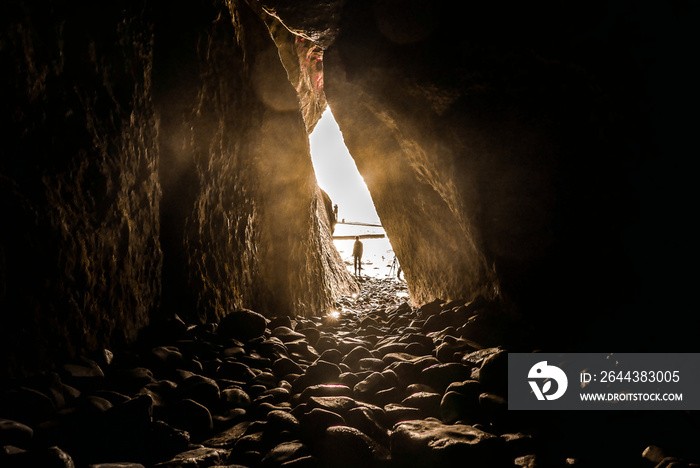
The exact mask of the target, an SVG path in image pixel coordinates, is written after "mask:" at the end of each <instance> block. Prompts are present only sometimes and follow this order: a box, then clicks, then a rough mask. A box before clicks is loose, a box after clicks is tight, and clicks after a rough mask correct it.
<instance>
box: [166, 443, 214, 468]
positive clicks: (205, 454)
mask: <svg viewBox="0 0 700 468" xmlns="http://www.w3.org/2000/svg"><path fill="white" fill-rule="evenodd" d="M227 456H228V451H226V450H222V449H217V448H212V447H198V448H195V449H192V450H188V451H187V452H183V453H180V454H178V455H176V456H175V457H173V458H172V459H171V460H168V461H166V462H162V463H158V464H156V465H155V468H181V467H190V466H191V467H201V466H214V465H220V464H221V462H223V461H224V460H225V459H226V457H227Z"/></svg>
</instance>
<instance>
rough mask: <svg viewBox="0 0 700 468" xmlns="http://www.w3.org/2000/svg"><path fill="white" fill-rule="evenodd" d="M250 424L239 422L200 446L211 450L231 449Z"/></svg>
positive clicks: (248, 422)
mask: <svg viewBox="0 0 700 468" xmlns="http://www.w3.org/2000/svg"><path fill="white" fill-rule="evenodd" d="M250 424H251V423H250V421H242V422H239V423H238V424H236V425H235V426H233V427H231V428H229V429H227V430H225V431H223V432H220V433H219V434H217V435H215V436H213V437H210V438H209V439H207V440H205V441H204V442H202V445H204V446H206V447H212V448H222V449H223V448H232V447H233V446H234V445H235V444H236V442H237V441H238V439H240V438H241V437H243V436H244V435H245V433H246V430H247V429H248V427H250Z"/></svg>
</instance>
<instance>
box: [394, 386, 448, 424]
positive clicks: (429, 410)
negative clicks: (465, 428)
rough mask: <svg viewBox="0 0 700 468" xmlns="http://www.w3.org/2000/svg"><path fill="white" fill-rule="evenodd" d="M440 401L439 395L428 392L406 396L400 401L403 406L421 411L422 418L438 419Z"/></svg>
mask: <svg viewBox="0 0 700 468" xmlns="http://www.w3.org/2000/svg"><path fill="white" fill-rule="evenodd" d="M441 401H442V395H440V394H439V393H429V392H417V393H413V394H412V395H409V396H407V397H406V398H404V399H403V400H402V401H401V404H402V405H404V406H409V407H411V408H418V409H420V410H421V411H423V415H424V416H423V417H424V418H427V417H431V416H432V417H439V416H440V402H441Z"/></svg>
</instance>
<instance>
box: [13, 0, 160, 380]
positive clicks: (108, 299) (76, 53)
mask: <svg viewBox="0 0 700 468" xmlns="http://www.w3.org/2000/svg"><path fill="white" fill-rule="evenodd" d="M122 3H124V2H116V4H115V3H114V2H113V3H110V4H109V5H95V6H85V7H81V8H78V7H77V6H71V5H67V4H64V3H63V2H33V3H32V4H31V5H29V4H20V3H18V2H5V3H3V6H2V13H0V16H1V17H2V18H3V19H2V23H3V25H2V28H1V29H2V31H3V33H2V34H3V35H2V36H1V37H0V66H1V67H2V68H1V70H2V72H1V76H2V78H0V80H1V82H0V83H1V84H0V106H2V112H1V115H2V117H0V118H1V119H2V124H0V132H1V134H2V136H1V139H2V142H3V143H2V145H3V150H2V157H0V192H1V193H2V196H1V197H0V203H1V204H2V213H3V218H4V222H3V229H2V230H1V232H0V324H2V325H1V326H0V346H1V349H0V372H2V373H3V374H4V373H5V372H6V371H8V372H9V373H17V372H20V371H21V370H22V369H31V368H35V367H37V366H40V365H43V364H46V363H47V362H52V361H54V360H56V359H65V358H66V357H68V356H70V355H72V354H74V353H77V352H80V351H84V350H86V349H90V348H96V347H98V346H101V345H103V344H104V343H106V342H110V341H111V342H112V343H119V342H124V341H126V340H131V339H133V338H134V337H135V336H136V333H137V332H138V330H139V328H141V327H142V326H144V325H145V324H146V323H147V322H148V319H149V314H150V313H151V312H152V311H153V310H154V309H155V308H156V307H157V304H158V299H159V293H160V267H161V251H160V242H159V232H160V224H159V210H158V204H159V201H160V195H161V192H160V184H159V182H158V177H157V167H158V147H157V145H156V139H157V136H158V126H157V123H156V119H155V115H154V110H153V105H152V102H151V82H150V72H151V63H152V48H151V37H150V36H149V34H147V31H148V27H147V20H146V19H145V17H144V12H143V11H142V9H140V8H134V7H132V6H130V5H128V4H126V3H124V4H122Z"/></svg>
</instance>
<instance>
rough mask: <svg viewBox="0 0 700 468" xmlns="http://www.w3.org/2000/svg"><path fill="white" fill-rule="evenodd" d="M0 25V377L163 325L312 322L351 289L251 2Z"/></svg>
mask: <svg viewBox="0 0 700 468" xmlns="http://www.w3.org/2000/svg"><path fill="white" fill-rule="evenodd" d="M2 22H3V35H2V37H1V38H0V64H1V65H0V66H2V71H3V73H2V80H3V81H2V86H1V91H0V92H1V93H2V95H1V97H2V105H3V106H4V108H3V110H4V112H3V125H2V130H1V131H2V136H3V150H2V157H1V158H0V177H1V179H0V181H1V184H0V190H2V195H3V196H2V204H3V208H4V214H5V216H7V218H6V219H7V220H8V221H9V222H8V223H7V224H6V226H7V227H6V228H5V229H3V231H2V234H1V236H2V237H1V238H0V240H1V242H0V246H1V248H0V279H1V280H2V281H1V283H2V287H1V288H0V306H1V309H0V310H1V312H0V313H1V314H2V317H0V323H2V327H0V330H1V331H0V333H1V334H2V335H1V336H0V338H2V360H3V362H2V363H1V364H2V367H1V369H2V372H3V374H5V373H7V374H8V375H9V374H19V373H22V372H31V371H32V370H35V369H38V368H41V367H44V366H51V365H52V364H53V363H55V362H58V361H61V360H64V359H66V358H68V357H71V356H74V355H76V354H79V353H81V352H87V351H90V350H94V349H97V348H100V347H113V346H120V345H122V344H124V343H128V342H131V341H133V340H134V339H135V338H136V336H137V335H138V332H139V330H141V329H142V328H143V327H144V326H145V325H147V324H148V323H153V322H154V321H155V322H156V323H157V322H159V321H160V320H165V319H167V318H168V317H171V316H172V315H173V314H178V315H179V316H180V317H182V318H183V319H185V320H187V321H192V322H201V321H214V320H217V319H219V318H221V317H222V316H224V315H225V314H227V313H228V312H229V311H231V310H233V309H234V308H236V307H248V308H252V309H255V310H257V311H259V312H262V313H265V314H268V315H270V314H297V313H298V314H311V313H316V312H320V311H322V310H325V308H327V307H328V306H329V304H330V303H331V302H332V300H333V298H334V297H335V296H336V295H338V294H340V293H342V292H344V291H349V290H350V289H349V288H352V286H351V284H350V283H349V279H350V278H349V275H348V274H347V272H346V270H345V267H344V266H343V265H342V264H341V262H340V257H339V255H338V253H337V252H336V251H335V249H333V248H332V240H331V238H330V230H329V226H328V223H327V219H326V215H325V213H324V212H323V204H322V201H321V200H322V199H321V195H320V192H319V189H318V187H317V185H316V182H315V179H314V176H313V170H312V166H311V160H310V155H309V148H308V139H307V136H306V130H305V124H304V119H303V115H302V113H301V112H300V106H299V101H298V97H297V94H296V92H295V90H294V87H293V86H292V84H291V83H290V82H289V80H288V79H287V74H286V72H285V69H284V67H283V66H282V63H281V61H280V58H279V55H278V53H277V48H276V47H275V44H274V41H273V39H272V37H271V36H270V34H269V32H268V30H267V28H266V27H265V24H264V23H263V21H262V20H261V19H260V17H259V16H258V14H257V13H255V12H254V11H252V10H251V9H250V8H249V7H248V5H247V4H246V3H244V2H224V1H212V2H202V3H200V4H197V5H191V4H189V3H185V2H181V3H179V4H173V3H167V4H166V3H165V2H148V3H145V4H144V5H143V6H142V7H139V8H135V7H133V6H132V5H131V4H130V3H129V2H116V3H111V4H110V5H109V6H103V5H99V6H89V7H85V6H82V5H81V6H68V5H67V4H66V3H64V2H59V1H54V2H52V1H46V2H39V4H31V5H29V4H26V3H24V2H10V3H5V4H4V5H3V7H2Z"/></svg>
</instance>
